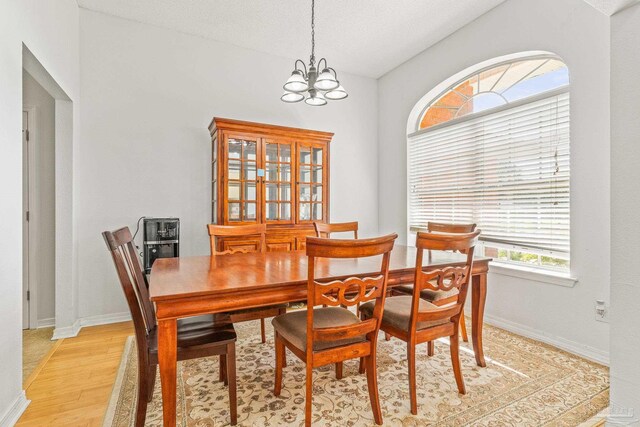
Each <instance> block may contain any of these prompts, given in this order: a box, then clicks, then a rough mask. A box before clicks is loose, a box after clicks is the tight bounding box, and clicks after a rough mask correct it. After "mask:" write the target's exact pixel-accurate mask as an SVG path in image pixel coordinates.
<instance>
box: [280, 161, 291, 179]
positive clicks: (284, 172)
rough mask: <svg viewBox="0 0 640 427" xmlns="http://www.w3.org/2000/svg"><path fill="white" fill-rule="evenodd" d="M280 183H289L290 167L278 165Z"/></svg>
mask: <svg viewBox="0 0 640 427" xmlns="http://www.w3.org/2000/svg"><path fill="white" fill-rule="evenodd" d="M280 181H286V182H289V181H291V165H280Z"/></svg>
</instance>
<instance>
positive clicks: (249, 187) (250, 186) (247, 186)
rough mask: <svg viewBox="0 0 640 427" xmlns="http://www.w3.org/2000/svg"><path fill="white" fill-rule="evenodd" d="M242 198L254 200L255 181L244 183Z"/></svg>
mask: <svg viewBox="0 0 640 427" xmlns="http://www.w3.org/2000/svg"><path fill="white" fill-rule="evenodd" d="M244 199H245V200H256V183H255V182H245V183H244Z"/></svg>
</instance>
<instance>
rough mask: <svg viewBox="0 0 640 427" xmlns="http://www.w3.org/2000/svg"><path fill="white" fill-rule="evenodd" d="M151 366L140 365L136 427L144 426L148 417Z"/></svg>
mask: <svg viewBox="0 0 640 427" xmlns="http://www.w3.org/2000/svg"><path fill="white" fill-rule="evenodd" d="M149 371H150V369H149V366H142V364H140V363H139V364H138V401H137V403H136V427H137V426H140V427H141V426H144V420H145V418H146V417H147V402H148V399H149V392H148V389H147V387H148V386H149V379H148V378H147V377H148V375H149Z"/></svg>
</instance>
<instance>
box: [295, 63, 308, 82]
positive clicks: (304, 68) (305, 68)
mask: <svg viewBox="0 0 640 427" xmlns="http://www.w3.org/2000/svg"><path fill="white" fill-rule="evenodd" d="M298 62H299V63H301V64H302V69H300V70H299V71H302V72H303V73H304V74H303V76H304V78H305V79H306V78H307V74H308V73H307V66H306V64H305V63H304V61H303V60H302V59H296V62H295V63H294V64H293V68H294V69H295V70H298ZM303 70H304V71H303Z"/></svg>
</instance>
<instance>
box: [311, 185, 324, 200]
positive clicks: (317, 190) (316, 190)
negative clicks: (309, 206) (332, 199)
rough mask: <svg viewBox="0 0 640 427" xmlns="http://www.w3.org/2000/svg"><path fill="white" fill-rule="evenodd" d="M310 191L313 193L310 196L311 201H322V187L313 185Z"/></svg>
mask: <svg viewBox="0 0 640 427" xmlns="http://www.w3.org/2000/svg"><path fill="white" fill-rule="evenodd" d="M312 191H313V193H312V194H311V196H312V197H313V201H314V202H321V201H322V185H314V186H313V190H312Z"/></svg>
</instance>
